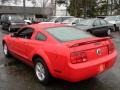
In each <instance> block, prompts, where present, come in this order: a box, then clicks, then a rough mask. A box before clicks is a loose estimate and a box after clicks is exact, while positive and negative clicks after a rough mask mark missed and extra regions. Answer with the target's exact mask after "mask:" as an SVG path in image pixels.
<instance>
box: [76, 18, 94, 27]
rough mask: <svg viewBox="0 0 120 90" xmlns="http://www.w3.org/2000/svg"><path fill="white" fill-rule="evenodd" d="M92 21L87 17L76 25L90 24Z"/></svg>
mask: <svg viewBox="0 0 120 90" xmlns="http://www.w3.org/2000/svg"><path fill="white" fill-rule="evenodd" d="M92 23H93V20H91V19H88V20H84V21H81V22H80V23H79V24H77V26H79V25H84V26H91V25H92Z"/></svg>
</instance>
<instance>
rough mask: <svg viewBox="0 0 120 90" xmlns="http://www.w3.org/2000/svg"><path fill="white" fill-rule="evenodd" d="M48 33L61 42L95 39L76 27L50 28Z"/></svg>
mask: <svg viewBox="0 0 120 90" xmlns="http://www.w3.org/2000/svg"><path fill="white" fill-rule="evenodd" d="M46 31H47V32H48V33H49V34H51V35H52V36H53V37H54V38H56V39H57V40H58V41H61V42H68V41H74V40H79V39H85V38H91V37H93V36H92V35H90V34H88V33H86V32H84V31H82V30H79V29H77V28H74V27H55V28H48V29H47V30H46Z"/></svg>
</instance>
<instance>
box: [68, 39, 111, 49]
mask: <svg viewBox="0 0 120 90" xmlns="http://www.w3.org/2000/svg"><path fill="white" fill-rule="evenodd" d="M109 39H111V37H104V38H96V39H94V40H88V41H83V42H79V43H75V44H73V45H70V46H68V47H69V48H73V47H77V46H80V45H85V44H90V43H94V42H96V41H97V42H100V41H105V40H109Z"/></svg>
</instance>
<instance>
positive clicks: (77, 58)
mask: <svg viewBox="0 0 120 90" xmlns="http://www.w3.org/2000/svg"><path fill="white" fill-rule="evenodd" d="M70 59H71V63H72V64H77V63H82V62H86V61H87V55H86V53H85V52H72V53H71V55H70Z"/></svg>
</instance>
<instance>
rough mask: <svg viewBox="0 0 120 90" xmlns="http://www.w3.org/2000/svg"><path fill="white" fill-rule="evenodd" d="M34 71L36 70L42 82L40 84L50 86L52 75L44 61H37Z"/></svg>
mask: <svg viewBox="0 0 120 90" xmlns="http://www.w3.org/2000/svg"><path fill="white" fill-rule="evenodd" d="M34 69H35V74H36V77H37V79H38V80H39V81H40V83H42V84H48V83H49V81H50V79H51V75H50V73H49V70H48V68H47V66H46V64H45V63H44V62H43V60H42V59H40V58H36V59H35V68H34Z"/></svg>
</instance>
